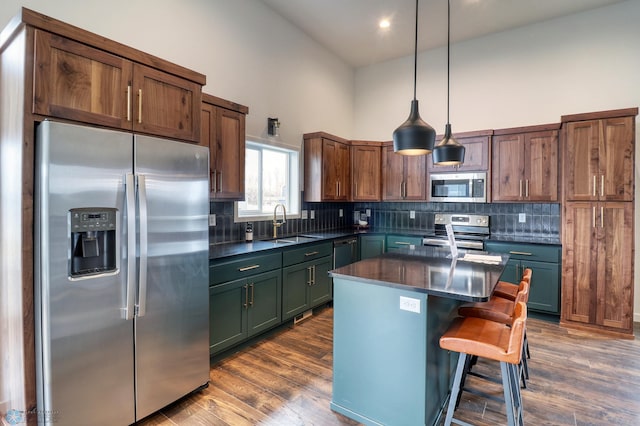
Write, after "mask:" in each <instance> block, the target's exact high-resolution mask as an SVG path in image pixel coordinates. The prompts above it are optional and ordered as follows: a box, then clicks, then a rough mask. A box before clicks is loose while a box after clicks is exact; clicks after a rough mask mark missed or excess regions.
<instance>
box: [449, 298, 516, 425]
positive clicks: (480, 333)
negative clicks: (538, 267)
mask: <svg viewBox="0 0 640 426" xmlns="http://www.w3.org/2000/svg"><path fill="white" fill-rule="evenodd" d="M513 318H514V319H513V321H512V323H511V326H507V325H505V324H502V323H499V322H495V321H490V320H486V319H482V318H475V317H466V318H464V317H458V318H456V319H454V320H453V322H452V323H451V325H450V326H449V328H448V329H447V331H446V332H445V333H444V334H443V335H442V337H441V338H440V347H441V348H442V349H445V350H449V351H454V352H458V353H460V357H459V358H458V365H457V367H456V374H455V377H454V381H453V385H452V388H451V395H450V397H449V404H448V408H447V416H446V418H445V423H444V424H445V426H449V425H450V424H451V423H452V422H453V421H454V420H455V423H456V424H462V425H468V423H465V422H462V421H461V420H458V419H454V417H453V414H454V411H455V410H456V406H457V401H458V397H459V394H460V393H461V392H462V391H463V390H468V389H466V388H463V387H462V386H461V383H462V378H463V375H464V370H465V366H466V364H467V360H468V358H469V357H470V356H477V357H482V358H485V359H490V360H494V361H498V362H500V370H501V376H502V388H503V393H504V402H505V408H506V414H507V421H508V424H509V426H515V425H516V424H517V425H523V423H524V421H523V412H522V396H521V394H520V386H519V379H518V376H519V371H518V365H519V364H520V361H521V359H522V345H523V341H524V330H525V325H526V319H527V307H526V305H525V303H524V302H521V301H518V302H517V303H516V305H515V309H514V313H513ZM474 393H477V394H480V395H483V396H485V397H489V398H492V399H494V398H495V397H493V396H492V395H488V394H486V393H483V392H479V391H474Z"/></svg>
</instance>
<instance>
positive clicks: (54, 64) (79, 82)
mask: <svg viewBox="0 0 640 426" xmlns="http://www.w3.org/2000/svg"><path fill="white" fill-rule="evenodd" d="M35 39H36V42H35V66H34V73H35V75H34V80H35V81H34V94H33V112H34V113H35V114H41V115H47V116H53V117H60V118H66V119H70V120H76V121H82V122H85V123H94V124H99V125H104V126H109V127H115V128H120V129H128V130H131V128H132V123H131V121H130V120H127V93H128V91H127V87H128V86H129V84H131V73H132V67H133V65H132V63H131V62H130V61H127V60H124V59H122V58H120V57H118V56H115V55H111V54H108V53H106V52H103V51H101V50H98V49H93V48H91V47H88V46H86V45H84V44H80V43H77V42H74V41H71V40H68V39H65V38H63V37H59V36H56V35H53V34H50V33H47V32H43V31H40V30H36V32H35ZM129 118H131V117H130V116H129Z"/></svg>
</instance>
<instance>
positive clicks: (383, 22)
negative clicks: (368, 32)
mask: <svg viewBox="0 0 640 426" xmlns="http://www.w3.org/2000/svg"><path fill="white" fill-rule="evenodd" d="M378 26H379V27H380V28H382V29H386V28H389V27H390V26H391V22H389V20H388V19H386V18H385V19H381V20H380V22H379V23H378Z"/></svg>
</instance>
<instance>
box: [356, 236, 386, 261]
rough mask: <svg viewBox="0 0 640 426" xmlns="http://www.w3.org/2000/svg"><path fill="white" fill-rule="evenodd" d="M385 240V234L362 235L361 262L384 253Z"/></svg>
mask: <svg viewBox="0 0 640 426" xmlns="http://www.w3.org/2000/svg"><path fill="white" fill-rule="evenodd" d="M385 239H386V237H385V236H384V234H382V235H360V260H364V259H369V258H370V257H376V256H380V255H381V254H382V253H384V251H385V250H384V247H385Z"/></svg>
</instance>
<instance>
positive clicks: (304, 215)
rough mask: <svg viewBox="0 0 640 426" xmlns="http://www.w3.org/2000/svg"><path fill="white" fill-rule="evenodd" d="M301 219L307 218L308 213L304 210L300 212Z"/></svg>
mask: <svg viewBox="0 0 640 426" xmlns="http://www.w3.org/2000/svg"><path fill="white" fill-rule="evenodd" d="M301 213H302V214H301V219H306V218H308V217H309V213H308V212H307V211H306V210H302V212H301Z"/></svg>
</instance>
